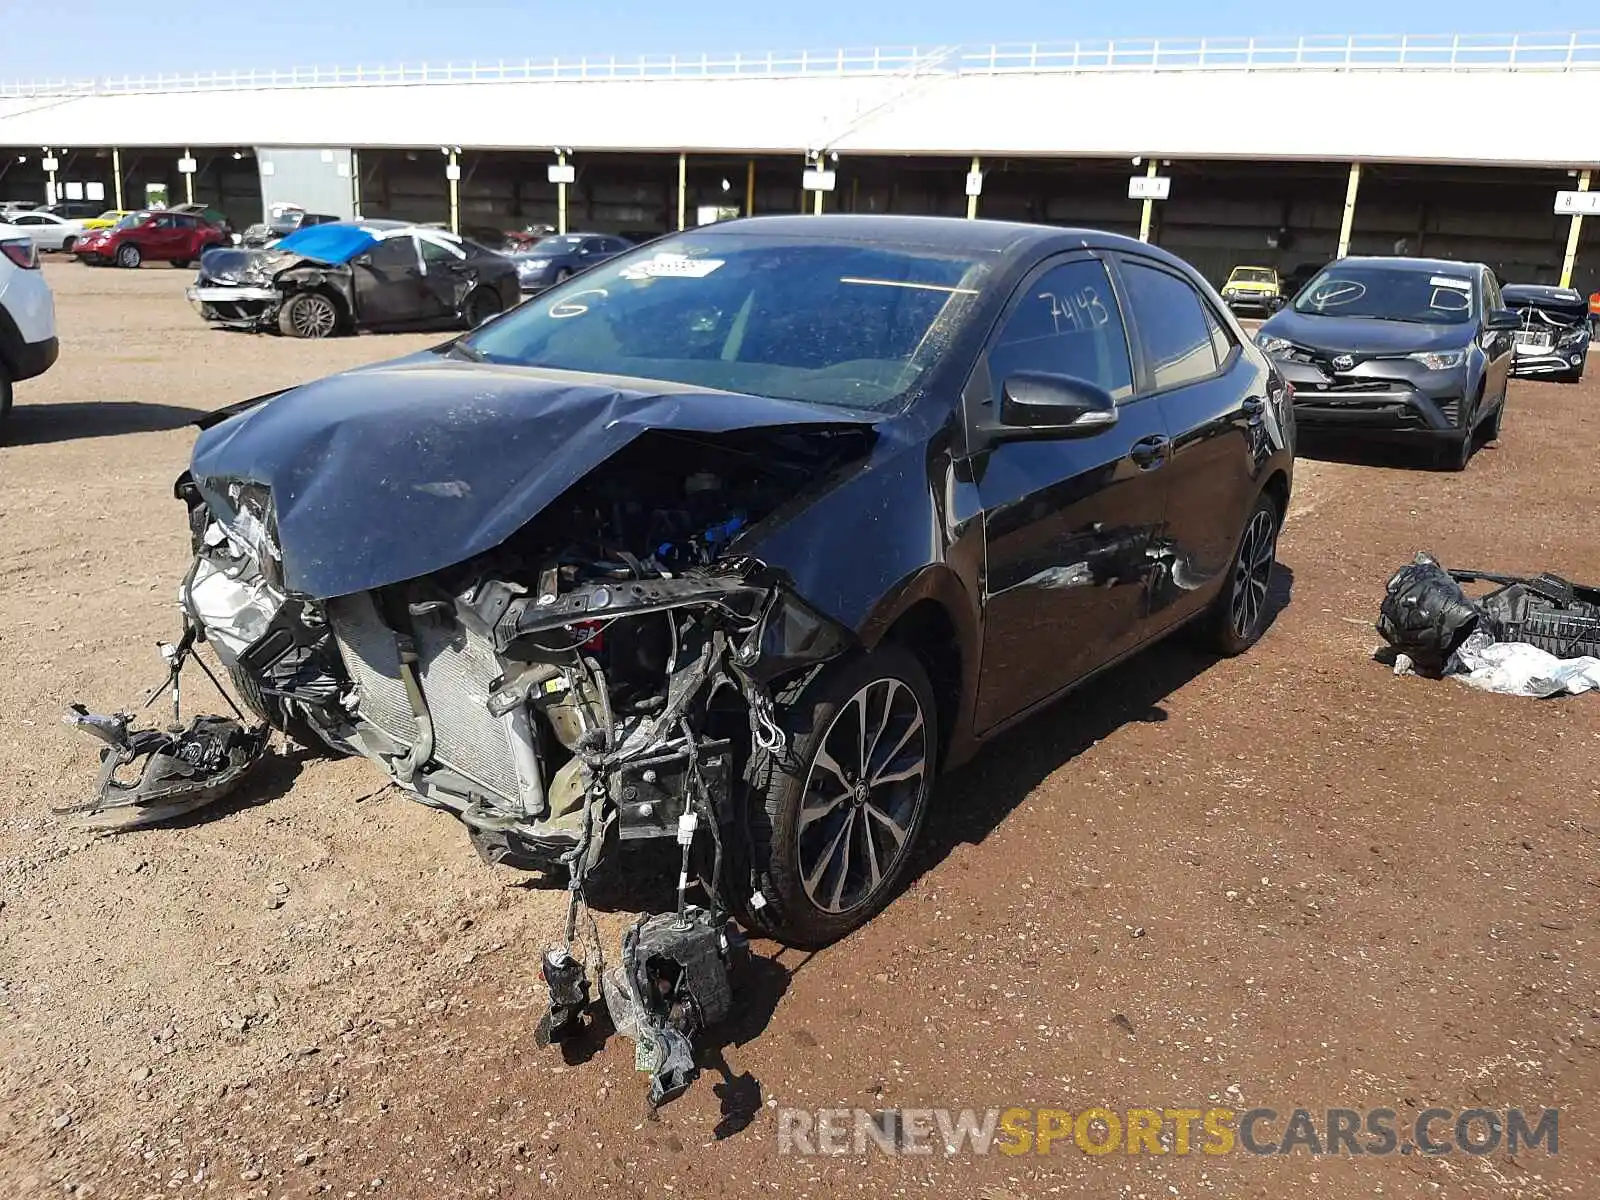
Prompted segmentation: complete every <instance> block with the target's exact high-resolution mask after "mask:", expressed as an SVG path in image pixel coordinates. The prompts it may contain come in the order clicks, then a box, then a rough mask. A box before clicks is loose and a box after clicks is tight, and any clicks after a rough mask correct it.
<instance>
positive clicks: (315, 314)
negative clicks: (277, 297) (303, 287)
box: [278, 292, 339, 338]
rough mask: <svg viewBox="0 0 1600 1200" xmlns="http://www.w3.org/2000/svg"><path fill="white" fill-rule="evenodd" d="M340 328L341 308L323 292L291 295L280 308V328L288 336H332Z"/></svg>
mask: <svg viewBox="0 0 1600 1200" xmlns="http://www.w3.org/2000/svg"><path fill="white" fill-rule="evenodd" d="M338 328H339V310H338V309H337V308H335V307H334V304H333V301H332V300H330V299H328V297H327V296H324V295H323V294H322V293H321V292H301V293H300V294H299V295H297V296H291V297H289V299H288V301H287V302H286V303H285V304H284V306H283V307H282V308H280V309H279V310H278V329H279V330H280V331H281V332H282V333H283V334H284V335H285V336H287V337H298V338H325V337H332V336H333V335H334V333H335V332H337V330H338Z"/></svg>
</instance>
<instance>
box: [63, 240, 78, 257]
mask: <svg viewBox="0 0 1600 1200" xmlns="http://www.w3.org/2000/svg"><path fill="white" fill-rule="evenodd" d="M77 244H78V239H77V238H75V237H69V238H68V239H67V240H66V241H64V242H62V243H61V253H63V254H71V253H72V251H73V248H74V247H76V246H77Z"/></svg>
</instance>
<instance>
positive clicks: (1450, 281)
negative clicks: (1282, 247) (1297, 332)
mask: <svg viewBox="0 0 1600 1200" xmlns="http://www.w3.org/2000/svg"><path fill="white" fill-rule="evenodd" d="M1474 305H1475V300H1474V288H1473V282H1472V276H1471V275H1470V274H1469V273H1468V272H1467V271H1466V269H1465V268H1461V269H1458V270H1451V269H1450V268H1449V267H1448V266H1447V265H1441V266H1439V267H1437V268H1429V267H1409V266H1408V267H1398V266H1385V265H1383V264H1379V263H1335V264H1334V265H1333V266H1331V267H1329V268H1328V269H1327V270H1325V271H1323V272H1322V274H1320V275H1318V276H1317V277H1316V278H1315V279H1313V280H1312V281H1311V282H1310V283H1309V284H1307V285H1306V287H1305V290H1304V291H1302V292H1301V293H1300V295H1299V296H1298V297H1297V298H1296V299H1295V302H1294V310H1295V312H1298V313H1307V314H1309V315H1311V316H1320V317H1354V318H1358V319H1364V320H1369V321H1411V322H1414V323H1416V324H1421V325H1464V324H1466V323H1467V322H1468V321H1470V320H1472V316H1473V309H1474Z"/></svg>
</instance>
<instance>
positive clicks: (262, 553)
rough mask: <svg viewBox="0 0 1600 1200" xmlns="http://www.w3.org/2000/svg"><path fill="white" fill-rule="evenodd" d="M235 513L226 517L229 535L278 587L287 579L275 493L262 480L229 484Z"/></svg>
mask: <svg viewBox="0 0 1600 1200" xmlns="http://www.w3.org/2000/svg"><path fill="white" fill-rule="evenodd" d="M228 500H229V502H230V503H231V504H232V505H233V512H232V513H231V514H230V515H229V516H228V517H226V518H225V519H224V520H223V525H224V527H225V528H226V529H227V532H228V538H229V540H230V541H232V542H233V543H234V544H235V545H236V546H238V547H239V548H240V549H241V550H243V551H245V552H246V553H247V554H249V556H250V557H251V558H253V559H254V560H255V562H256V566H257V567H258V568H259V569H260V571H261V577H262V578H263V579H265V580H266V581H267V582H268V583H270V584H272V585H273V586H274V587H277V586H281V585H282V580H283V555H282V553H281V552H280V551H279V549H278V530H277V519H276V518H275V517H274V516H273V512H272V496H271V493H270V492H268V490H267V489H266V488H265V487H263V486H262V485H261V484H259V483H243V482H235V483H230V484H229V485H228Z"/></svg>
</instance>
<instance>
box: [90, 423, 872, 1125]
mask: <svg viewBox="0 0 1600 1200" xmlns="http://www.w3.org/2000/svg"><path fill="white" fill-rule="evenodd" d="M868 442H869V439H868V438H867V437H866V435H864V434H863V433H862V432H861V431H848V432H845V433H840V432H837V431H832V432H830V431H826V430H824V431H800V432H795V431H787V432H777V431H757V432H750V431H740V432H739V433H736V434H731V435H726V436H720V437H713V438H687V437H666V436H662V435H646V436H645V437H643V438H641V439H640V440H638V441H636V442H634V443H633V444H631V445H630V446H628V447H627V448H626V449H625V450H623V451H622V452H621V453H619V454H617V455H616V456H614V457H613V458H612V459H610V460H608V461H606V462H605V463H604V464H603V465H602V466H601V467H600V468H599V469H597V470H595V471H593V472H591V473H590V474H589V475H587V476H585V477H583V478H582V479H580V480H579V482H578V483H577V484H575V485H574V486H572V487H571V488H569V489H568V490H567V492H565V493H564V494H563V495H562V496H561V497H560V498H559V499H558V500H557V501H556V502H555V503H553V504H551V505H550V506H549V507H548V508H547V509H545V510H544V511H543V512H541V513H540V514H539V516H537V517H536V518H535V519H534V520H533V521H531V522H530V523H529V524H528V525H527V526H526V527H524V528H523V529H521V530H520V531H519V532H518V533H517V534H516V535H515V536H514V537H512V538H511V539H510V540H509V541H507V542H505V543H503V544H501V545H499V546H496V547H495V548H494V549H493V550H491V551H489V552H487V553H482V554H479V555H477V556H475V557H473V558H471V559H469V560H468V561H464V562H461V563H458V564H455V565H452V566H450V567H448V568H445V569H442V570H438V571H435V572H432V573H429V574H427V575H424V576H422V577H417V578H411V579H406V580H403V581H400V582H396V583H392V584H386V585H383V586H379V587H375V588H370V589H368V590H365V591H360V592H355V593H351V594H346V595H338V596H311V595H306V594H300V593H296V592H295V591H293V590H292V589H291V588H290V587H288V586H287V585H286V584H285V577H286V572H285V565H284V553H283V549H282V548H281V547H280V544H279V530H278V525H277V514H276V510H275V506H274V498H273V496H272V494H271V492H270V491H269V489H268V488H267V487H266V486H264V485H260V484H256V483H252V482H249V481H246V480H242V479H233V480H223V479H217V478H205V479H203V480H197V479H196V478H195V477H194V476H192V475H190V474H188V473H186V474H185V475H184V476H183V477H182V478H181V479H180V480H179V481H178V484H177V487H176V493H177V495H178V497H179V498H180V499H182V500H183V501H184V502H185V504H186V505H187V506H188V511H189V520H190V529H191V534H192V538H193V545H194V552H195V557H194V561H193V564H192V565H191V568H190V570H189V572H188V573H187V575H186V576H185V578H184V580H183V583H182V585H181V587H180V592H179V599H180V604H181V607H182V609H183V613H184V619H185V624H186V628H187V630H188V637H189V639H190V640H191V641H193V642H198V643H200V644H203V645H206V646H208V647H209V650H210V652H211V653H212V654H214V655H215V658H216V659H217V660H218V661H219V662H220V664H221V666H222V667H223V669H224V670H225V671H226V673H227V674H228V676H230V677H231V681H232V684H233V690H234V691H235V692H236V693H237V694H238V695H239V697H240V699H241V702H242V703H243V704H244V705H245V706H246V707H248V708H250V709H252V710H253V711H254V715H255V716H256V717H257V718H258V719H259V720H260V721H261V722H264V723H265V724H266V725H270V726H272V727H275V728H277V729H278V730H280V731H283V732H284V733H286V734H288V735H289V736H291V737H293V738H294V739H295V740H297V741H300V742H302V743H304V744H306V745H309V746H311V747H313V748H316V749H322V750H326V751H330V752H333V753H344V754H360V755H362V756H365V757H367V758H369V759H371V760H372V761H373V762H374V763H376V764H378V765H379V766H380V767H381V768H382V769H383V770H384V771H385V772H386V773H387V774H388V776H389V778H390V780H391V781H392V782H393V783H394V784H396V785H398V786H399V787H400V788H402V789H404V791H405V792H407V793H409V794H410V795H411V796H412V797H414V798H415V799H417V800H419V801H421V802H422V803H424V804H427V805H430V806H432V807H436V808H441V809H445V810H448V811H449V812H451V813H453V814H454V815H455V816H456V817H458V818H459V819H460V820H461V821H462V823H463V824H464V825H465V826H466V827H467V832H468V835H469V836H470V838H471V840H472V842H473V844H474V846H475V847H476V848H477V850H478V851H479V853H480V855H481V856H482V857H483V858H485V859H486V860H488V861H491V862H495V863H500V864H505V865H506V866H509V867H512V868H517V869H528V870H542V871H545V872H552V873H556V874H558V875H563V874H564V875H565V877H566V879H567V881H568V888H569V913H568V920H567V936H566V940H565V944H564V945H563V946H562V947H559V948H556V949H552V950H551V951H550V952H548V953H547V954H546V956H545V963H544V974H545V978H546V981H547V983H549V985H550V993H551V1007H550V1013H549V1015H548V1016H547V1018H546V1021H545V1023H544V1026H543V1028H544V1031H545V1032H546V1033H547V1034H548V1036H549V1037H550V1038H552V1039H559V1038H560V1037H562V1036H564V1035H566V1034H569V1033H570V1032H571V1030H572V1029H573V1028H574V1026H575V1025H576V1024H577V1023H578V1022H579V1019H580V1017H581V1014H582V1012H583V1010H584V1009H585V1008H586V1007H587V1006H588V1004H589V1003H590V1001H591V999H593V998H595V997H596V996H603V997H604V998H605V1000H606V1003H607V1005H608V1007H609V1008H611V1010H612V1012H613V1018H614V1020H615V1022H616V1024H617V1026H618V1027H619V1028H622V1029H624V1030H625V1031H633V1033H634V1034H635V1036H637V1037H638V1039H639V1040H640V1044H641V1051H640V1056H641V1062H642V1063H643V1064H644V1065H645V1066H646V1067H647V1068H648V1069H649V1070H650V1071H651V1073H652V1075H653V1080H654V1082H653V1086H652V1099H653V1100H655V1101H656V1102H660V1101H662V1100H664V1099H667V1098H670V1097H671V1096H672V1095H674V1094H676V1093H677V1092H678V1091H680V1090H681V1089H682V1087H684V1086H686V1085H687V1083H688V1080H689V1079H690V1078H691V1077H692V1075H693V1059H692V1056H688V1055H687V1049H686V1047H687V1046H688V1044H689V1043H690V1042H692V1040H693V1038H694V1036H695V1034H696V1033H697V1031H698V1030H700V1029H701V1028H703V1027H705V1026H706V1025H708V1024H711V1023H714V1022H715V1021H717V1020H720V1019H721V1017H722V1016H725V1015H726V1013H727V1010H728V1000H727V996H726V995H725V992H726V989H727V987H728V982H727V980H728V971H729V970H730V969H731V966H732V964H733V963H734V962H735V961H736V960H737V957H738V954H739V947H740V946H741V945H742V943H741V941H740V939H739V937H738V935H737V934H736V933H735V931H734V929H733V927H732V925H731V922H730V916H731V913H732V912H733V911H734V910H735V909H736V908H738V907H740V906H742V905H744V904H747V903H749V902H751V900H752V896H751V892H752V884H751V882H750V874H749V869H748V867H745V868H744V869H743V878H740V877H739V875H740V867H739V865H738V864H740V863H742V862H747V861H748V860H747V856H745V855H744V854H743V853H742V852H741V850H740V847H741V846H742V845H743V844H744V843H745V841H746V839H748V837H749V832H748V830H747V829H746V827H745V812H746V808H745V806H744V805H742V804H741V803H740V801H741V800H742V799H743V788H744V782H743V781H744V779H745V777H746V775H747V774H748V773H749V772H750V771H751V770H753V769H755V767H754V766H753V764H755V763H756V762H757V761H758V760H759V759H760V757H761V756H763V755H774V754H782V753H783V751H784V747H785V743H786V737H785V734H784V732H783V730H782V728H781V726H780V723H779V720H778V711H779V705H780V701H779V700H778V698H777V697H778V696H780V695H784V694H792V692H791V691H790V689H794V688H796V687H798V686H801V685H803V684H804V682H805V681H806V680H807V679H808V678H809V676H810V674H812V673H814V672H815V671H817V670H819V669H820V668H821V665H822V664H823V663H825V662H827V661H829V660H831V659H834V658H837V657H839V656H841V655H843V654H845V653H847V652H848V651H849V650H850V648H851V647H852V645H853V644H854V637H853V635H852V634H851V633H850V632H849V631H848V630H846V629H844V628H843V627H842V626H839V625H837V624H836V623H835V622H833V621H832V620H831V619H830V618H828V617H827V616H825V615H823V614H822V613H821V612H820V611H818V610H817V609H815V608H814V607H813V606H812V605H810V604H809V603H807V602H806V601H805V600H803V599H801V598H800V597H799V596H798V595H797V594H795V592H794V591H793V589H792V588H791V587H790V586H789V584H788V583H787V582H786V576H784V575H783V574H782V573H781V572H779V571H776V570H774V569H771V568H769V567H768V566H767V565H765V564H764V563H763V562H761V561H760V560H758V559H756V558H753V557H749V556H747V555H743V554H740V553H738V552H737V550H736V548H735V546H734V543H735V542H736V541H737V539H738V538H739V536H740V534H741V533H744V532H746V531H748V530H750V529H751V528H752V527H753V526H754V525H755V524H757V523H758V522H760V521H761V520H762V519H763V518H765V517H766V516H768V515H769V514H771V513H773V512H774V511H775V510H777V509H779V508H780V507H782V506H783V505H784V504H785V503H787V502H790V501H793V500H794V498H795V497H796V495H798V494H800V493H803V492H805V491H806V489H807V488H808V487H809V486H811V485H812V484H813V483H814V482H815V481H816V480H818V479H820V478H824V477H826V476H827V475H828V474H829V473H830V472H832V471H833V470H834V468H835V467H836V466H838V464H839V463H840V462H842V461H847V460H849V459H851V458H854V457H859V456H860V455H861V454H862V453H863V448H864V447H865V446H866V445H867V444H868ZM440 486H445V485H440ZM460 486H463V487H464V486H465V485H464V484H462V485H460ZM353 533H358V531H353ZM124 728H125V723H124V727H119V729H117V730H113V731H112V732H113V733H120V732H122V731H123V729H124ZM649 839H665V840H669V841H670V840H673V839H675V840H676V842H677V844H678V846H679V847H680V848H681V854H682V870H681V872H680V875H679V883H678V890H677V896H676V902H675V905H674V911H672V912H668V913H666V914H664V915H662V916H657V917H650V918H641V920H640V922H639V923H638V924H637V925H636V926H635V928H634V930H633V931H632V932H631V933H630V935H629V941H628V943H627V946H628V947H631V949H629V950H628V951H627V952H626V953H625V954H624V961H623V964H622V966H621V968H619V969H618V971H616V972H613V973H612V975H611V977H610V978H609V980H606V979H604V978H603V975H604V957H603V954H602V953H601V952H600V950H599V947H598V944H597V943H596V944H595V946H594V947H593V949H592V951H591V952H587V953H583V954H582V955H581V959H582V961H580V957H579V956H576V955H575V954H574V951H575V949H577V947H576V946H575V945H574V942H575V939H577V937H578V935H579V933H580V929H588V930H593V928H594V926H593V923H592V922H588V923H585V924H583V925H580V921H579V917H580V915H581V913H582V911H583V907H584V884H585V880H586V878H587V877H588V875H589V874H590V872H592V871H593V870H595V869H596V868H597V867H599V866H600V865H601V864H602V862H605V861H608V860H610V859H612V858H614V857H615V856H616V855H617V854H618V851H619V848H620V847H621V846H622V844H624V843H629V842H636V841H645V840H649ZM691 880H697V881H698V883H699V886H700V887H701V889H702V890H703V896H702V897H701V899H702V900H703V903H690V902H689V896H688V893H689V891H690V888H691V885H690V881H691ZM754 903H755V904H756V906H757V907H759V905H760V900H759V898H757V899H755V900H754ZM591 977H592V978H591ZM719 980H720V982H718V981H719ZM591 985H593V986H592V987H591Z"/></svg>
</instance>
